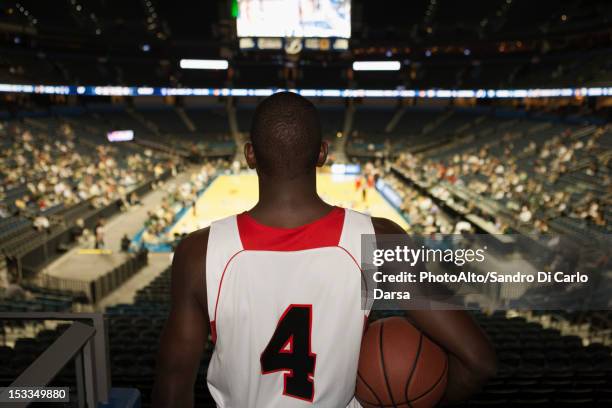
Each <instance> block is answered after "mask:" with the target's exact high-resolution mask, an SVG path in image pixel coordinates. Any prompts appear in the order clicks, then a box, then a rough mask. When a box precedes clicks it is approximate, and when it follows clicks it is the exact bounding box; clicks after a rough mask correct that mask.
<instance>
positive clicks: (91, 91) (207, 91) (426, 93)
mask: <svg viewBox="0 0 612 408" xmlns="http://www.w3.org/2000/svg"><path fill="white" fill-rule="evenodd" d="M281 91H290V92H295V93H298V94H300V95H302V96H305V97H320V98H424V99H433V98H477V99H500V98H568V97H597V96H612V87H594V88H584V87H583V88H530V89H420V90H419V89H284V88H153V87H133V86H73V85H27V84H0V92H2V93H24V94H42V95H87V96H146V95H155V96H255V97H258V96H269V95H272V94H273V93H275V92H281Z"/></svg>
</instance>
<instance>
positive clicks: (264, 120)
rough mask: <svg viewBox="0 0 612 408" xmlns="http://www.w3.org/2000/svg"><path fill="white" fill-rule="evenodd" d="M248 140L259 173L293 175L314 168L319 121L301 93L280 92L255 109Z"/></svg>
mask: <svg viewBox="0 0 612 408" xmlns="http://www.w3.org/2000/svg"><path fill="white" fill-rule="evenodd" d="M251 143H252V144H253V150H254V153H255V159H256V161H257V169H258V171H259V172H261V173H262V174H265V175H267V176H271V177H275V178H279V177H282V178H289V179H293V178H296V177H299V176H301V175H304V174H309V173H312V172H313V171H314V168H315V167H316V165H317V161H318V159H319V152H320V151H321V122H320V121H319V115H318V113H317V109H316V108H315V106H314V105H313V104H312V103H311V102H310V101H309V100H308V99H306V98H304V97H303V96H300V95H298V94H295V93H292V92H279V93H276V94H274V95H272V96H269V97H267V98H266V99H264V100H263V101H262V102H261V103H260V104H259V105H258V106H257V109H256V110H255V115H254V117H253V122H252V124H251Z"/></svg>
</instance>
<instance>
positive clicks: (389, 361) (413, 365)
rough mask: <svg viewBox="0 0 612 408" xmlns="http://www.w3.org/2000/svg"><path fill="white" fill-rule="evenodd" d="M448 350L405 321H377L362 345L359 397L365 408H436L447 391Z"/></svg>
mask: <svg viewBox="0 0 612 408" xmlns="http://www.w3.org/2000/svg"><path fill="white" fill-rule="evenodd" d="M447 372H448V358H447V356H446V353H445V352H444V350H442V349H441V348H440V347H439V346H438V345H437V344H435V343H434V342H433V341H431V340H430V339H429V338H428V337H427V336H426V335H424V334H423V333H422V332H420V331H419V330H418V329H416V328H415V327H414V326H413V325H411V324H410V323H409V322H408V320H406V319H404V318H402V317H389V318H385V319H381V320H377V321H376V322H374V323H372V324H371V325H370V327H368V329H367V330H366V332H365V333H364V335H363V339H362V341H361V355H360V356H359V370H358V372H357V386H356V389H355V397H356V398H357V399H358V400H359V402H360V403H361V405H363V407H364V408H375V407H390V406H392V407H398V408H401V407H412V408H425V407H432V406H434V405H436V404H437V403H438V401H440V399H441V398H442V395H443V394H444V390H445V389H446V380H447V378H446V377H447Z"/></svg>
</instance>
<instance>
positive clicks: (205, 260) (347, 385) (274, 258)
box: [153, 93, 495, 408]
mask: <svg viewBox="0 0 612 408" xmlns="http://www.w3.org/2000/svg"><path fill="white" fill-rule="evenodd" d="M250 136H251V142H250V143H247V144H246V146H245V156H246V161H247V164H248V165H249V167H251V168H254V169H256V170H257V174H258V177H259V202H258V203H257V204H256V205H255V207H253V208H252V209H251V210H249V211H248V212H244V213H242V214H238V215H236V216H232V217H229V218H226V219H223V220H220V221H217V222H214V223H213V224H212V225H211V226H210V227H209V228H205V229H202V230H199V231H196V232H194V233H192V234H190V235H189V236H188V237H187V238H185V239H184V240H183V241H182V242H181V244H180V245H179V246H178V248H177V250H176V253H175V256H174V261H173V265H172V307H171V311H170V316H169V318H168V321H167V323H166V326H165V328H164V331H163V334H162V338H161V346H160V351H159V356H158V366H157V378H156V384H155V387H154V392H153V394H154V395H153V406H154V407H156V408H170V407H173V408H185V407H191V406H193V387H194V381H195V378H196V374H197V371H198V368H199V366H200V359H201V357H202V353H203V351H204V348H205V346H206V343H207V339H208V335H209V333H210V334H211V337H212V340H213V342H215V349H214V353H213V355H212V357H211V361H210V365H209V367H208V378H207V382H208V388H209V389H210V392H211V394H212V396H213V398H214V399H215V402H216V404H217V406H219V407H227V408H230V407H231V408H273V407H283V408H293V407H309V406H315V407H326V408H343V407H347V406H349V407H358V406H359V404H358V403H357V402H356V401H355V400H354V399H353V393H354V390H355V382H356V373H357V363H358V358H359V351H360V342H361V337H362V333H363V330H364V321H365V319H366V318H367V314H368V312H367V311H363V310H362V307H361V272H360V268H359V259H360V255H361V254H360V251H361V241H360V236H361V234H371V233H376V234H398V233H400V234H401V233H404V231H403V230H402V229H401V227H399V226H398V225H396V224H395V223H393V222H391V221H389V220H387V219H383V218H370V217H369V216H367V215H364V214H360V213H358V212H355V211H352V210H348V209H344V208H339V207H334V206H331V205H329V204H327V203H325V202H324V201H323V200H322V199H321V198H320V197H319V195H318V194H317V189H316V171H315V168H316V167H317V166H322V165H323V164H324V163H325V159H326V156H327V149H328V146H327V143H325V142H323V141H322V139H321V125H320V123H319V118H318V114H317V111H316V109H315V107H314V106H313V105H312V104H311V103H310V102H309V101H308V100H306V99H304V98H303V97H301V96H298V95H296V94H293V93H277V94H274V95H273V96H270V97H268V98H266V99H265V100H264V101H263V102H261V104H260V105H259V106H258V108H257V110H256V112H255V116H254V118H253V123H252V126H251V135H250ZM408 313H409V317H410V318H411V320H412V321H413V322H414V323H415V324H416V325H417V326H418V327H419V328H420V329H421V330H422V331H424V332H426V333H427V334H428V335H429V336H430V337H431V338H432V339H433V340H435V341H436V342H437V343H438V344H439V345H441V346H442V347H444V348H445V349H446V351H447V352H448V354H449V374H448V388H447V391H446V394H445V397H444V401H445V402H452V401H458V400H462V399H464V398H466V397H468V396H469V395H471V394H472V393H473V392H475V391H476V390H478V389H479V388H480V386H481V385H482V384H483V382H484V381H485V379H486V378H487V377H488V376H490V375H491V374H492V372H493V370H494V367H495V362H494V354H493V351H492V349H491V345H490V344H489V342H488V340H487V338H486V337H485V336H484V334H483V332H482V331H481V330H480V328H479V327H478V326H477V325H476V324H475V323H474V322H473V320H472V319H471V318H470V317H469V316H468V315H467V314H466V313H464V312H462V311H410V312H408Z"/></svg>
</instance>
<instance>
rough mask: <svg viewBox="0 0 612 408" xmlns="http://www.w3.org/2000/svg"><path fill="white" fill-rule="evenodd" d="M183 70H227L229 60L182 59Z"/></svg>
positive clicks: (180, 64)
mask: <svg viewBox="0 0 612 408" xmlns="http://www.w3.org/2000/svg"><path fill="white" fill-rule="evenodd" d="M179 66H180V67H181V68H182V69H216V70H225V69H227V68H228V67H229V62H228V61H227V60H208V59H182V60H180V61H179Z"/></svg>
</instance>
